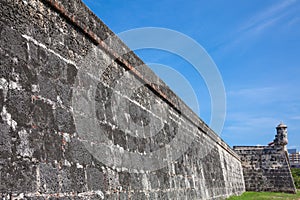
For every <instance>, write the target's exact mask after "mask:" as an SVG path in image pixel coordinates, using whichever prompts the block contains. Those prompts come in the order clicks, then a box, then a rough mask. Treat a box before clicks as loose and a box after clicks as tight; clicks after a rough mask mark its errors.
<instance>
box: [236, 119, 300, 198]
mask: <svg viewBox="0 0 300 200" xmlns="http://www.w3.org/2000/svg"><path fill="white" fill-rule="evenodd" d="M286 129H287V127H286V126H285V125H283V124H280V125H279V126H277V134H276V137H275V140H274V142H272V143H271V144H270V146H235V147H233V149H234V151H235V152H236V153H237V154H238V155H239V156H240V158H241V162H242V166H243V174H244V180H245V187H246V190H247V191H272V192H288V193H295V192H296V188H295V185H294V181H293V177H292V174H291V170H290V164H289V159H288V154H287V151H286V149H285V145H286V144H287V130H286Z"/></svg>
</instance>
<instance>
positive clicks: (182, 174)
mask: <svg viewBox="0 0 300 200" xmlns="http://www.w3.org/2000/svg"><path fill="white" fill-rule="evenodd" d="M0 9H1V12H0V17H1V18H0V33H1V37H0V44H1V46H0V57H1V59H0V111H1V118H0V130H1V135H0V137H1V140H0V141H1V142H0V152H1V153H0V170H1V171H0V180H1V181H0V193H1V196H2V198H3V199H10V198H19V199H49V198H55V199H220V198H224V197H226V196H229V195H233V194H241V193H242V192H243V191H244V189H245V186H244V181H243V174H242V167H241V162H240V160H239V157H238V156H237V154H236V153H235V152H234V151H233V150H232V149H231V148H230V147H229V146H228V145H227V144H226V143H224V142H223V141H222V140H221V139H220V138H219V137H218V136H217V135H216V134H215V133H214V132H213V131H212V130H211V129H210V128H209V127H208V126H207V125H206V124H205V123H204V122H203V121H202V120H201V119H199V118H198V117H197V115H195V114H194V113H193V112H192V111H191V110H190V109H189V108H188V107H187V106H186V105H185V104H184V103H183V102H182V101H181V100H180V99H179V98H178V97H177V96H176V95H175V94H174V93H173V92H172V91H171V90H170V89H168V87H167V86H166V85H165V84H164V83H163V82H162V81H161V80H160V79H159V78H158V77H157V76H156V75H155V74H154V73H153V72H152V71H151V70H150V69H149V68H148V67H147V66H145V65H144V64H143V62H142V61H141V60H140V59H139V58H138V57H137V56H136V55H135V54H134V53H133V52H131V51H130V50H129V49H128V48H127V47H126V46H125V45H124V44H123V43H122V42H121V41H120V40H119V39H118V38H117V37H114V34H113V33H112V32H111V31H110V30H109V29H108V28H107V27H106V26H105V25H104V24H103V23H102V22H101V21H100V20H99V19H98V18H97V17H96V16H95V15H94V14H93V13H92V12H91V11H89V10H88V8H87V7H86V6H85V5H84V4H83V3H82V2H81V1H78V0H74V1H72V2H69V1H53V0H14V1H12V0H4V1H0Z"/></svg>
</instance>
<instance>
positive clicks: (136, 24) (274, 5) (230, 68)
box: [84, 0, 300, 150]
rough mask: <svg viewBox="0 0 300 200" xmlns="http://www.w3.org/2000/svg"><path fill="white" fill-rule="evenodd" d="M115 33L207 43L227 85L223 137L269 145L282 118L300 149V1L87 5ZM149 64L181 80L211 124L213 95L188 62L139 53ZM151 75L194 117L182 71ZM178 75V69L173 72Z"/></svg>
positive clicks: (91, 1) (115, 0)
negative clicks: (177, 35)
mask: <svg viewBox="0 0 300 200" xmlns="http://www.w3.org/2000/svg"><path fill="white" fill-rule="evenodd" d="M84 2H85V3H86V4H87V5H88V7H90V9H91V10H92V11H93V12H94V13H96V15H97V16H98V17H99V18H100V19H101V20H102V21H103V22H104V23H105V24H107V25H108V27H109V28H110V29H111V30H112V31H113V32H115V33H120V32H123V31H126V30H130V29H134V28H141V27H162V28H169V29H172V30H176V31H179V32H181V33H183V34H186V35H188V36H189V37H191V38H193V39H194V40H196V41H197V42H198V43H199V44H200V45H202V46H203V47H204V48H205V50H206V51H207V52H208V54H209V55H210V56H211V58H212V59H213V60H214V62H215V64H216V65H217V67H218V69H219V71H220V73H221V76H222V78H223V82H224V85H225V90H226V96H227V109H226V110H227V113H226V121H225V125H224V129H223V132H222V133H220V135H221V137H222V138H223V139H224V140H225V141H226V142H227V143H228V144H229V145H231V146H233V145H265V144H267V143H268V142H270V141H272V140H273V138H274V135H275V127H276V125H278V124H279V123H280V122H281V121H283V122H284V123H285V124H287V125H288V127H289V128H288V131H289V135H288V138H289V145H288V148H298V150H300V126H299V125H300V89H299V87H300V78H299V76H300V1H299V0H280V1H279V0H264V1H261V0H245V1H238V0H227V1H221V0H211V1H204V0H193V1H183V0H182V1H181V0H180V1H179V0H160V1H148V0H140V1H137V0H135V1H134V0H132V1H128V0H126V1H125V0H110V1H104V0H97V1H96V0H84ZM136 53H137V54H138V55H139V56H140V57H141V58H142V59H143V60H144V61H145V63H159V64H162V65H165V66H169V67H170V68H171V69H175V70H176V71H177V72H178V73H179V74H181V75H183V76H184V78H185V79H186V80H188V84H189V85H191V87H192V88H191V89H192V90H194V91H195V93H196V98H197V99H198V103H199V107H200V111H199V113H198V114H199V115H200V117H201V118H202V119H203V120H204V121H205V122H206V123H208V124H209V123H210V117H211V116H210V115H211V112H210V108H211V102H210V95H209V92H208V90H207V87H206V85H205V82H204V80H203V79H202V77H199V76H197V73H195V71H194V70H193V67H191V66H189V65H190V64H189V63H188V62H186V61H185V60H184V59H182V58H180V57H178V56H176V55H173V54H171V53H169V52H165V51H160V50H151V49H147V50H138V51H136ZM153 70H154V71H155V72H156V73H157V74H158V75H159V76H160V77H161V78H162V79H163V80H164V81H165V82H166V83H167V84H168V85H169V86H170V87H171V88H172V89H173V90H174V91H175V92H176V93H177V94H178V95H179V96H180V97H181V98H182V99H183V100H184V101H185V102H186V103H187V104H188V105H189V106H190V107H192V108H193V109H194V110H195V111H196V112H197V109H196V107H197V106H196V104H195V101H194V100H195V96H194V94H193V92H190V91H191V90H190V89H184V86H183V84H181V83H180V81H178V79H176V76H178V73H177V75H176V73H171V72H172V70H171V71H170V70H169V72H170V73H169V72H168V70H167V68H164V69H160V68H159V67H157V66H156V67H155V66H153ZM173 71H174V70H173Z"/></svg>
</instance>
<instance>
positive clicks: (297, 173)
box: [291, 168, 300, 189]
mask: <svg viewBox="0 0 300 200" xmlns="http://www.w3.org/2000/svg"><path fill="white" fill-rule="evenodd" d="M291 170H292V174H293V178H294V183H295V186H296V188H298V189H300V169H296V168H292V169H291Z"/></svg>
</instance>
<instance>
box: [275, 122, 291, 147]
mask: <svg viewBox="0 0 300 200" xmlns="http://www.w3.org/2000/svg"><path fill="white" fill-rule="evenodd" d="M276 131H277V134H276V135H275V139H274V146H282V147H283V148H284V149H286V145H287V143H288V139H287V125H285V124H283V123H282V122H281V123H280V124H279V125H278V126H277V127H276Z"/></svg>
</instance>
